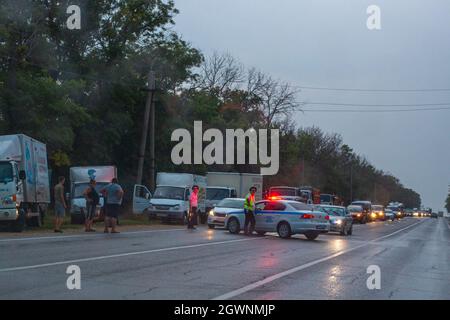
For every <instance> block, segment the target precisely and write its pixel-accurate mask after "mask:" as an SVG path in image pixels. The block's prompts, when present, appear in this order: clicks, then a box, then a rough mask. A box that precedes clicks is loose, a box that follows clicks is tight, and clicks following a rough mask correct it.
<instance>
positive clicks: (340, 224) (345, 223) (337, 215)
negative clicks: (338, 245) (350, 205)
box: [315, 205, 353, 236]
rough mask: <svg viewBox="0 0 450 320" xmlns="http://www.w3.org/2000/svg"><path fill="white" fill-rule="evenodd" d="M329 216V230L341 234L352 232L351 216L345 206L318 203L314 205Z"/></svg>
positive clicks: (350, 233) (345, 234)
mask: <svg viewBox="0 0 450 320" xmlns="http://www.w3.org/2000/svg"><path fill="white" fill-rule="evenodd" d="M315 208H316V209H317V210H319V211H323V212H325V213H326V214H328V215H329V216H330V232H339V233H340V234H341V235H343V236H347V235H348V236H350V235H352V233H353V218H352V216H351V215H350V214H349V213H348V212H347V209H346V208H345V207H341V206H329V205H319V206H316V207H315Z"/></svg>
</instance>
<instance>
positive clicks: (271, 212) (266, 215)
mask: <svg viewBox="0 0 450 320" xmlns="http://www.w3.org/2000/svg"><path fill="white" fill-rule="evenodd" d="M285 209H286V206H285V205H284V204H283V203H281V202H278V201H265V202H264V207H263V208H262V209H261V210H260V214H259V215H258V220H259V221H260V226H261V228H262V230H264V231H269V232H274V231H276V226H277V225H278V222H279V221H280V219H281V217H282V214H281V213H282V212H283V211H284V210H285Z"/></svg>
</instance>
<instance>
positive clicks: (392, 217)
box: [384, 208, 396, 221]
mask: <svg viewBox="0 0 450 320" xmlns="http://www.w3.org/2000/svg"><path fill="white" fill-rule="evenodd" d="M384 216H385V219H386V220H391V221H394V220H395V219H396V216H395V213H394V211H392V210H391V209H389V208H386V209H384Z"/></svg>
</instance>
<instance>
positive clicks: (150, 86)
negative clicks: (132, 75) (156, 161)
mask: <svg viewBox="0 0 450 320" xmlns="http://www.w3.org/2000/svg"><path fill="white" fill-rule="evenodd" d="M147 81H148V83H147V88H146V90H147V92H148V94H147V101H146V103H145V113H144V126H143V128H142V136H141V145H140V148H139V162H138V172H137V179H136V184H142V175H143V172H144V159H145V147H146V145H147V135H148V124H149V118H150V113H151V111H152V110H151V109H152V105H153V95H154V93H155V73H154V72H153V71H150V72H149V73H148V77H147ZM152 122H153V123H154V115H153V116H152ZM152 139H154V138H153V134H152ZM152 180H153V176H152Z"/></svg>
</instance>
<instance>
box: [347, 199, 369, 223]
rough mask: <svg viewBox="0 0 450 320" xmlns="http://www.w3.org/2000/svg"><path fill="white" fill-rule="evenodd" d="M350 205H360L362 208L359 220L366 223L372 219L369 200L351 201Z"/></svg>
mask: <svg viewBox="0 0 450 320" xmlns="http://www.w3.org/2000/svg"><path fill="white" fill-rule="evenodd" d="M352 205H356V206H361V207H362V208H363V217H362V220H361V222H362V223H366V222H369V221H371V220H373V219H374V217H373V216H371V213H372V202H370V201H360V200H358V201H353V202H352Z"/></svg>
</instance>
